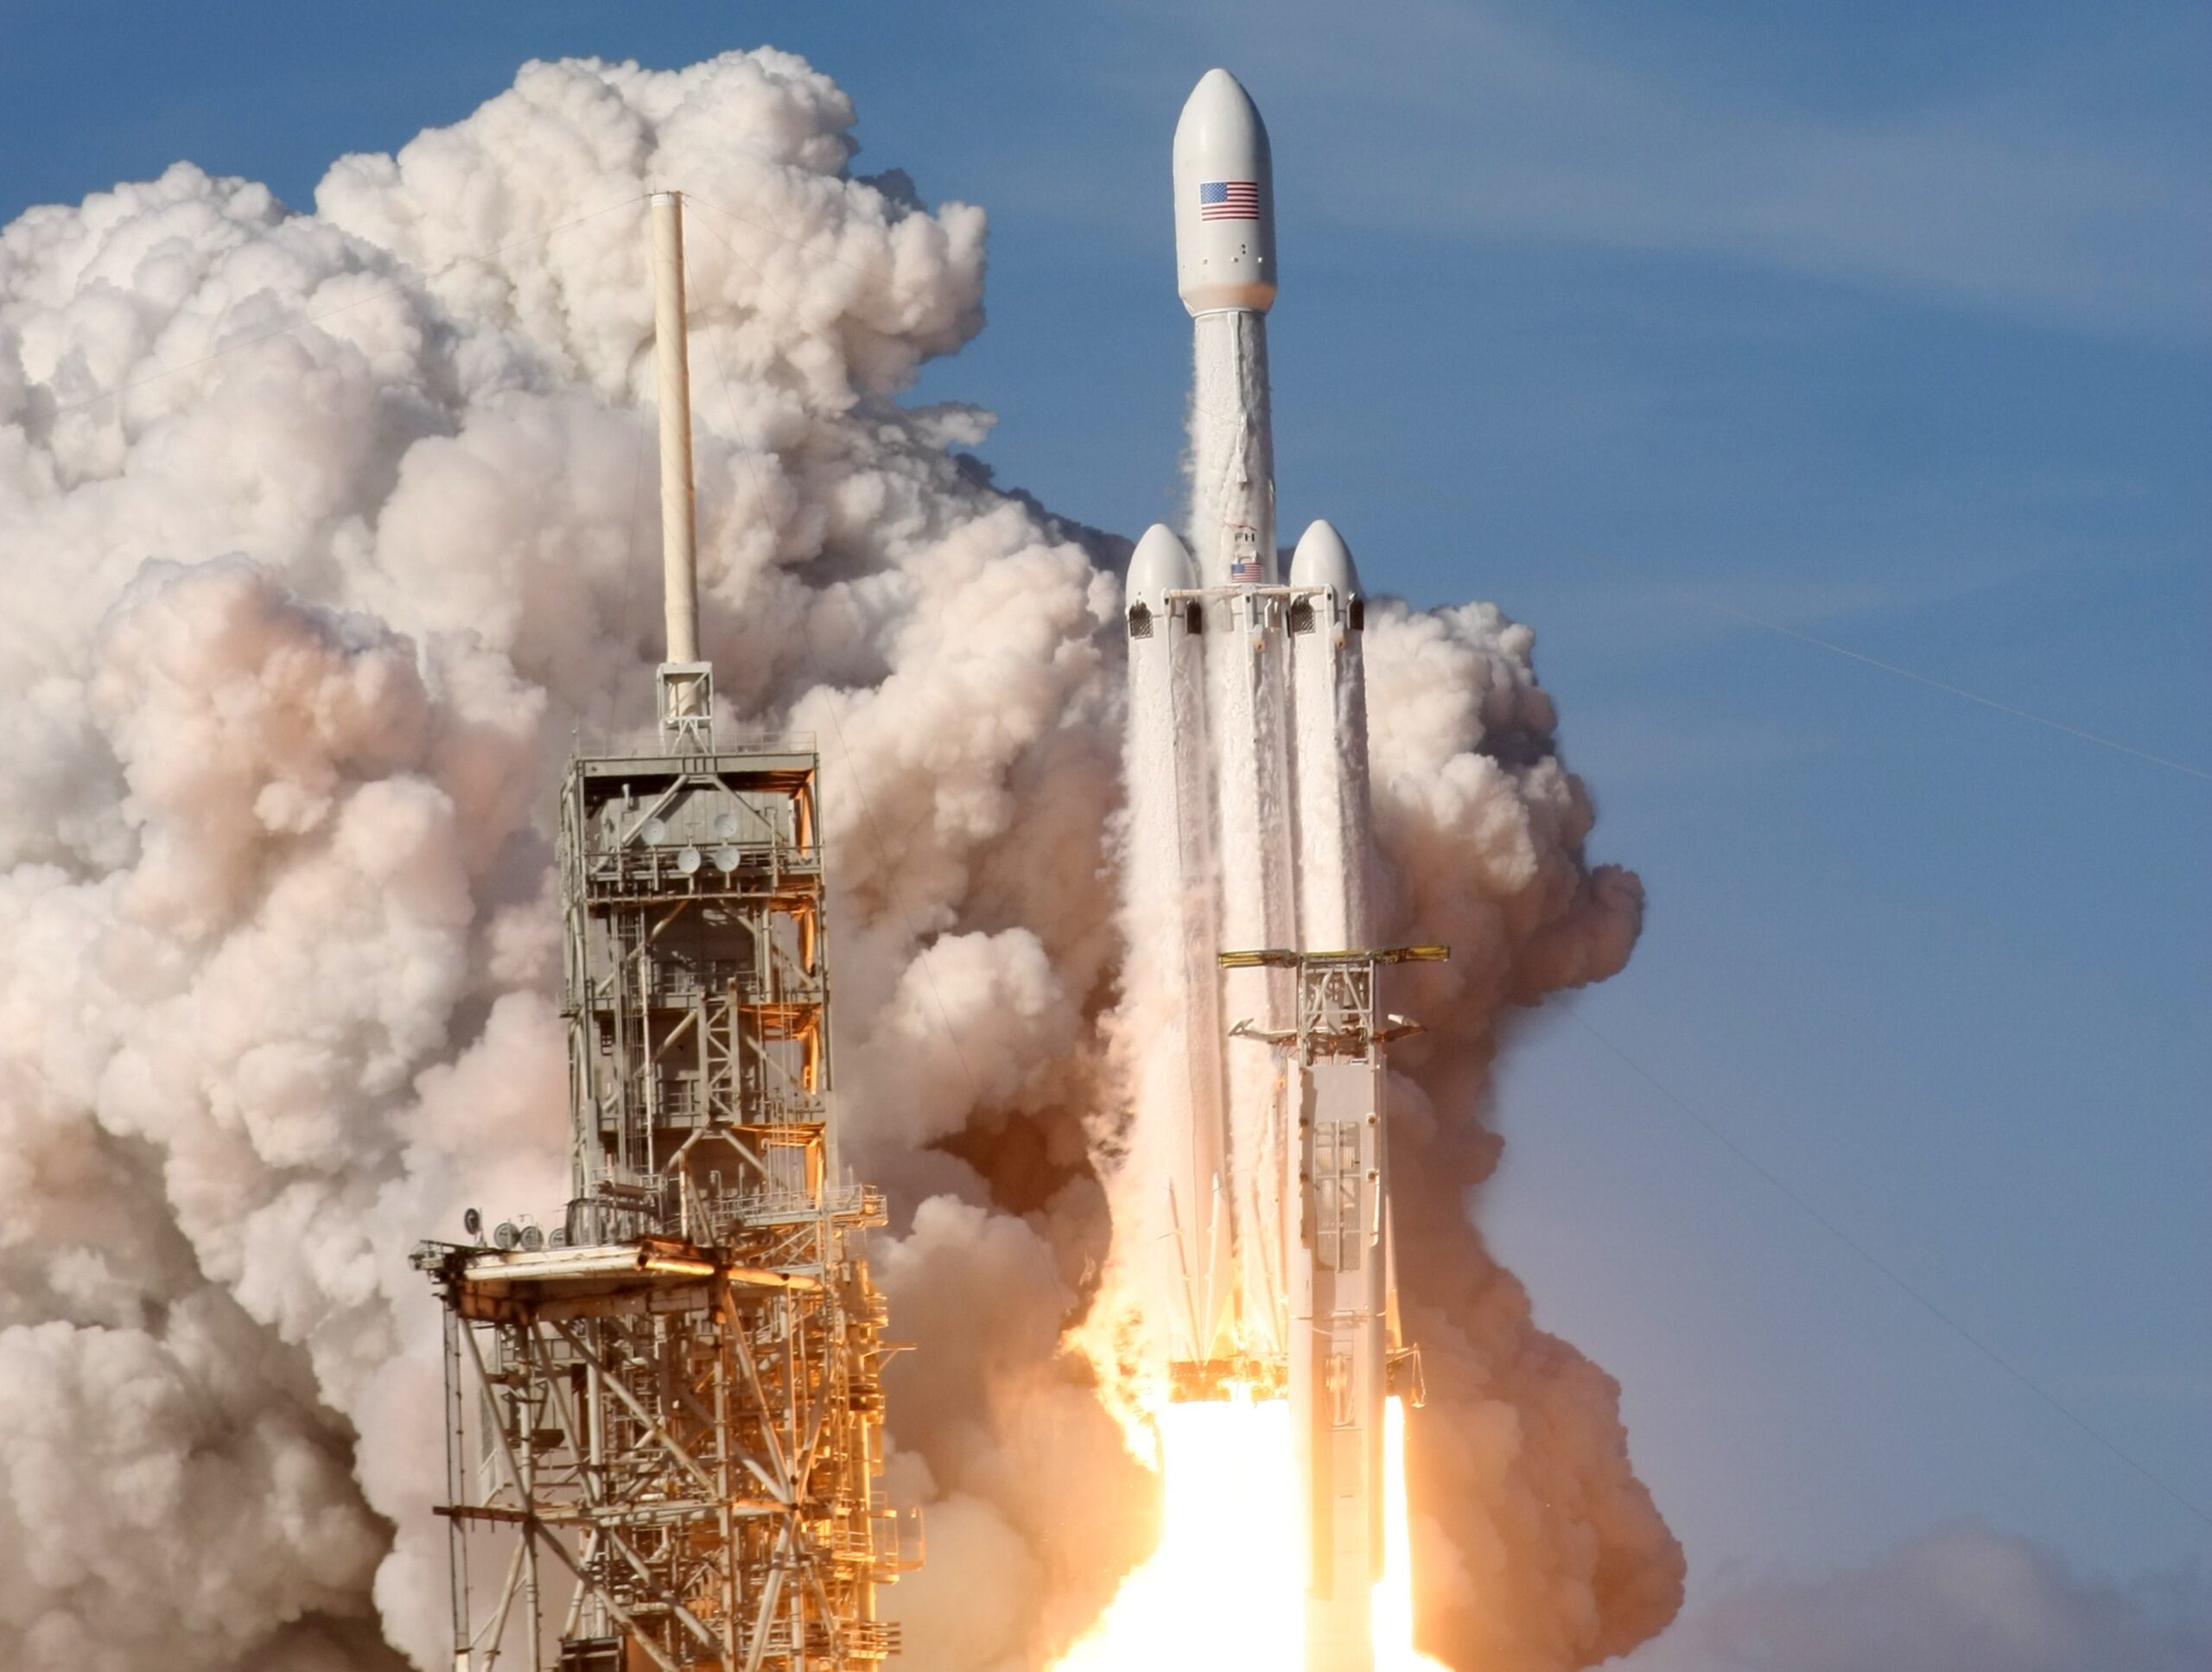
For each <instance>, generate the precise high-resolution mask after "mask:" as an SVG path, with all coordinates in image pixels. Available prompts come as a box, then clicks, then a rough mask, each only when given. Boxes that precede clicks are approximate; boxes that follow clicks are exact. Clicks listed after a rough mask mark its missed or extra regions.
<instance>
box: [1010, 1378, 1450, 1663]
mask: <svg viewBox="0 0 2212 1672" xmlns="http://www.w3.org/2000/svg"><path fill="white" fill-rule="evenodd" d="M1154 1425H1155V1427H1156V1429H1157V1434H1158V1451H1157V1461H1156V1464H1155V1466H1156V1467H1157V1468H1158V1470H1159V1472H1160V1487H1161V1497H1160V1544H1159V1547H1158V1548H1156V1549H1154V1552H1153V1553H1152V1555H1151V1556H1150V1558H1149V1559H1147V1561H1145V1563H1144V1564H1143V1565H1142V1566H1141V1567H1139V1568H1137V1569H1136V1571H1135V1572H1134V1573H1131V1574H1130V1575H1129V1576H1128V1578H1127V1579H1126V1580H1123V1581H1122V1588H1121V1590H1120V1591H1119V1592H1118V1593H1116V1596H1115V1598H1114V1600H1113V1602H1112V1603H1111V1604H1110V1605H1108V1607H1107V1610H1106V1612H1105V1613H1104V1614H1103V1615H1101V1616H1100V1617H1099V1619H1098V1622H1097V1624H1095V1625H1093V1626H1092V1627H1091V1629H1090V1631H1089V1632H1087V1633H1086V1634H1085V1635H1084V1637H1082V1639H1081V1640H1080V1641H1078V1642H1077V1643H1076V1645H1075V1647H1074V1648H1072V1649H1071V1650H1069V1651H1068V1652H1067V1654H1066V1656H1065V1657H1064V1658H1063V1659H1062V1660H1061V1661H1060V1662H1059V1663H1058V1667H1057V1668H1055V1669H1054V1672H1172V1669H1175V1668H1179V1667H1186V1666H1222V1667H1230V1666H1233V1667H1239V1668H1248V1667H1249V1668H1251V1669H1254V1672H1295V1669H1297V1668H1299V1667H1300V1666H1301V1665H1302V1664H1303V1663H1304V1661H1305V1656H1306V1648H1305V1626H1306V1599H1305V1595H1304V1591H1303V1587H1302V1586H1301V1584H1300V1579H1299V1567H1300V1550H1299V1536H1298V1521H1297V1504H1296V1498H1297V1492H1296V1489H1295V1485H1294V1480H1293V1476H1292V1471H1291V1467H1290V1457H1291V1445H1290V1407H1289V1406H1288V1405H1287V1403H1286V1402H1283V1401H1281V1400H1279V1399H1277V1400H1266V1401H1255V1400H1253V1399H1251V1398H1250V1397H1249V1395H1241V1396H1237V1397H1232V1398H1230V1399H1227V1400H1205V1401H1193V1402H1190V1403H1187V1404H1170V1405H1166V1406H1164V1407H1162V1408H1160V1410H1159V1411H1157V1412H1156V1413H1154ZM1383 1448H1384V1452H1383V1462H1384V1469H1383V1480H1384V1488H1385V1491H1384V1502H1383V1517H1384V1519H1383V1568H1384V1571H1383V1579H1382V1580H1381V1581H1380V1582H1379V1583H1378V1584H1377V1585H1376V1587H1375V1601H1374V1609H1375V1615H1374V1618H1375V1665H1376V1672H1445V1669H1444V1667H1443V1663H1442V1662H1440V1661H1435V1660H1432V1659H1430V1658H1429V1657H1428V1656H1426V1655H1423V1654H1421V1652H1420V1651H1419V1650H1415V1649H1414V1642H1413V1637H1414V1631H1413V1622H1414V1598H1413V1576H1412V1570H1413V1558H1412V1539H1411V1535H1410V1534H1409V1532H1408V1516H1407V1511H1406V1485H1405V1482H1406V1424H1405V1414H1404V1412H1403V1411H1402V1409H1401V1408H1400V1406H1399V1403H1398V1402H1397V1401H1396V1400H1395V1399H1394V1400H1392V1401H1390V1402H1389V1409H1388V1416H1387V1421H1386V1422H1385V1425H1384V1427H1383Z"/></svg>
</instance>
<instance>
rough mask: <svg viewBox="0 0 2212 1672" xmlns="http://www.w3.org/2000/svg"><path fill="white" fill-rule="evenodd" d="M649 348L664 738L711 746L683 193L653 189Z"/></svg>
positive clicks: (711, 689)
mask: <svg viewBox="0 0 2212 1672" xmlns="http://www.w3.org/2000/svg"><path fill="white" fill-rule="evenodd" d="M652 223H653V347H654V352H655V356H656V358H657V359H658V362H659V366H660V555H661V586H662V589H663V592H664V607H665V610H666V613H667V619H668V653H667V659H666V660H665V661H664V662H663V663H662V664H660V671H659V674H658V678H657V681H656V683H657V685H658V693H659V709H660V730H661V738H662V741H664V742H665V743H667V744H669V745H670V746H671V747H676V748H683V749H698V750H706V749H709V748H710V747H712V745H713V724H714V707H715V673H714V668H713V666H712V665H711V664H709V663H706V662H703V661H702V660H701V659H700V658H699V553H698V545H697V528H696V520H695V516H694V510H693V504H692V486H691V357H690V340H689V338H688V337H687V335H686V334H685V325H684V303H683V194H682V193H680V192H655V193H654V194H652Z"/></svg>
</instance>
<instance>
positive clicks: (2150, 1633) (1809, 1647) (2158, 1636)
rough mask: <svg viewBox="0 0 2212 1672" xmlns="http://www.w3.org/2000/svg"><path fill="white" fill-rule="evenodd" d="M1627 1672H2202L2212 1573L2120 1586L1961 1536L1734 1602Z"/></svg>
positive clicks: (1694, 1618)
mask: <svg viewBox="0 0 2212 1672" xmlns="http://www.w3.org/2000/svg"><path fill="white" fill-rule="evenodd" d="M1620 1664H1621V1667H1622V1672H1752V1669H1757V1672H1870V1669H1874V1668H1879V1669H1881V1672H1958V1669H1960V1668H1962V1667H1971V1668H1973V1669H1974V1672H2082V1669H2084V1668H2089V1667H2094V1668H2095V1669H2097V1672H2201V1669H2202V1668H2203V1667H2206V1666H2208V1665H2212V1572H2199V1573H2195V1574H2190V1573H2177V1574H2171V1575H2166V1576H2162V1577H2160V1578H2158V1579H2155V1580H2143V1581H2139V1582H2136V1583H2133V1584H2128V1585H2118V1584H2113V1583H2110V1582H2108V1581H2106V1580H2099V1579H2093V1578H2090V1577H2088V1576H2086V1575H2084V1574H2081V1573H2075V1572H2074V1571H2073V1570H2072V1569H2070V1568H2069V1567H2067V1565H2066V1564H2065V1563H2064V1562H2063V1561H2061V1560H2060V1559H2059V1558H2058V1557H2057V1556H2056V1554H2053V1553H2052V1552H2050V1551H2049V1550H2046V1549H2044V1548H2042V1547H2041V1546H2039V1545H2036V1544H2032V1543H2030V1542H2027V1541H2026V1540H2024V1539H2018V1538H2012V1537H2007V1536H2005V1535H2000V1534H1996V1533H1992V1532H1986V1531H1984V1530H1982V1529H1977V1528H1971V1527H1961V1528H1954V1529H1948V1530H1946V1531H1943V1532H1939V1533H1935V1534H1931V1535H1929V1536H1927V1537H1924V1538H1920V1539H1916V1540H1914V1541H1913V1542H1911V1543H1910V1544H1906V1545H1904V1546H1903V1547H1901V1548H1898V1549H1897V1550H1894V1551H1892V1552H1891V1553H1890V1554H1887V1555H1885V1556H1883V1557H1881V1558H1880V1559H1878V1560H1877V1561H1873V1562H1872V1563H1870V1564H1868V1565H1867V1566H1866V1567H1859V1568H1853V1569H1851V1570H1849V1571H1847V1572H1844V1573H1834V1574H1830V1575H1828V1576H1827V1577H1825V1578H1821V1579H1813V1580H1786V1579H1767V1580H1756V1581H1753V1582H1751V1583H1747V1584H1743V1585H1739V1586H1733V1587H1731V1588H1729V1589H1727V1590H1726V1591H1725V1592H1724V1593H1722V1594H1721V1595H1720V1596H1719V1598H1718V1599H1716V1600H1714V1601H1713V1602H1710V1603H1707V1604H1706V1605H1704V1606H1703V1607H1701V1608H1698V1609H1695V1610H1694V1611H1693V1612H1691V1613H1690V1614H1688V1616H1686V1617H1685V1618H1683V1620H1682V1621H1681V1623H1680V1624H1677V1625H1676V1626H1675V1628H1674V1629H1673V1630H1672V1631H1669V1632H1668V1633H1667V1634H1666V1635H1665V1636H1664V1637H1662V1638H1660V1639H1659V1640H1658V1641H1657V1642H1656V1643H1653V1644H1651V1645H1650V1646H1649V1647H1648V1648H1646V1649H1644V1650H1641V1651H1640V1652H1638V1653H1637V1654H1635V1655H1632V1656H1630V1657H1629V1658H1628V1659H1627V1660H1625V1661H1624V1662H1621V1663H1620Z"/></svg>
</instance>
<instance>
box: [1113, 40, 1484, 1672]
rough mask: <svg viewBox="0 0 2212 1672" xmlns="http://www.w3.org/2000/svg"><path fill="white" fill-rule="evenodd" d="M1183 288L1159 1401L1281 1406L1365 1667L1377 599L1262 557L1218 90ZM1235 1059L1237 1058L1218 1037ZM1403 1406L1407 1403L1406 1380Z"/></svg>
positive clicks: (1312, 1639) (1260, 209)
mask: <svg viewBox="0 0 2212 1672" xmlns="http://www.w3.org/2000/svg"><path fill="white" fill-rule="evenodd" d="M1173 163H1174V166H1173V179H1174V203H1175V256H1176V278H1177V288H1178V289H1179V292H1180V294H1181V296H1182V299H1183V302H1184V305H1185V308H1188V309H1189V311H1190V314H1191V315H1192V329H1193V334H1194V339H1195V341H1194V356H1193V382H1192V407H1191V459H1192V493H1191V524H1190V536H1191V544H1190V545H1189V546H1188V547H1185V544H1183V542H1182V541H1180V540H1179V539H1178V538H1177V537H1176V536H1175V535H1174V534H1173V531H1170V530H1168V529H1166V527H1163V526H1158V525H1155V526H1154V527H1153V528H1151V529H1150V530H1148V531H1147V532H1146V534H1145V536H1144V537H1143V539H1142V540H1141V541H1140V542H1139V544H1138V545H1137V548H1136V550H1135V554H1134V556H1132V558H1131V561H1130V566H1129V575H1128V614H1127V623H1128V638H1129V679H1130V732H1129V797H1130V830H1131V837H1130V844H1131V852H1130V865H1131V869H1132V875H1133V877H1134V878H1135V887H1136V890H1137V892H1138V893H1141V894H1142V895H1143V896H1145V898H1144V899H1143V900H1142V901H1141V919H1140V920H1141V922H1142V924H1143V925H1144V933H1143V935H1142V944H1135V945H1133V946H1132V948H1131V951H1130V956H1131V957H1132V959H1133V960H1138V961H1143V962H1144V963H1146V964H1147V969H1146V970H1145V971H1144V977H1145V979H1144V982H1143V984H1144V986H1145V987H1146V989H1147V990H1148V991H1151V992H1153V993H1155V994H1158V995H1161V996H1162V999H1163V1002H1161V1003H1160V1005H1159V1006H1157V1007H1156V1013H1155V1015H1154V1025H1155V1027H1156V1030H1157V1031H1156V1034H1155V1036H1154V1039H1152V1041H1151V1046H1152V1048H1151V1049H1149V1050H1148V1051H1147V1052H1146V1053H1145V1062H1144V1065H1143V1067H1142V1070H1141V1076H1140V1080H1139V1084H1138V1085H1137V1088H1136V1101H1137V1115H1136V1118H1137V1122H1138V1124H1139V1126H1140V1128H1142V1129H1144V1130H1147V1131H1148V1132H1150V1133H1152V1134H1153V1135H1154V1136H1155V1137H1156V1138H1158V1139H1160V1140H1161V1142H1160V1145H1159V1148H1160V1151H1161V1152H1162V1153H1163V1154H1165V1155H1166V1157H1167V1158H1168V1160H1167V1165H1166V1176H1165V1177H1164V1178H1162V1179H1160V1180H1159V1186H1160V1192H1159V1193H1160V1202H1159V1205H1158V1211H1159V1212H1160V1219H1161V1227H1160V1232H1159V1234H1158V1235H1156V1236H1155V1237H1152V1238H1151V1239H1150V1241H1151V1243H1152V1245H1153V1246H1154V1248H1155V1249H1158V1250H1159V1253H1158V1261H1159V1263H1158V1265H1157V1266H1156V1268H1155V1270H1154V1282H1153V1287H1152V1292H1153V1293H1154V1294H1156V1295H1159V1296H1161V1297H1163V1298H1165V1297H1173V1300H1172V1301H1165V1300H1164V1304H1163V1308H1162V1314H1161V1316H1160V1318H1159V1319H1156V1320H1155V1328H1154V1339H1155V1347H1156V1350H1157V1351H1159V1352H1160V1354H1161V1355H1162V1357H1164V1358H1165V1359H1166V1364H1167V1373H1168V1381H1169V1386H1170V1389H1171V1396H1173V1397H1176V1398H1185V1399H1188V1398H1209V1397H1216V1396H1221V1395H1224V1393H1225V1392H1227V1391H1228V1390H1230V1389H1243V1390H1249V1392H1250V1393H1252V1394H1254V1395H1256V1396H1260V1397H1287V1399H1288V1401H1289V1402H1290V1405H1291V1411H1292V1427H1293V1431H1294V1455H1293V1456H1292V1457H1290V1458H1287V1459H1285V1466H1286V1467H1287V1468H1289V1469H1291V1470H1293V1471H1294V1472H1295V1475H1296V1478H1297V1481H1298V1485H1299V1489H1300V1490H1299V1496H1298V1502H1299V1504H1300V1506H1301V1508H1300V1519H1301V1523H1302V1524H1303V1529H1304V1535H1305V1536H1304V1541H1303V1549H1304V1554H1305V1558H1306V1561H1305V1580H1306V1585H1305V1590H1306V1626H1305V1635H1306V1668H1305V1672H1370V1669H1371V1668H1372V1666H1373V1664H1374V1661H1373V1649H1372V1633H1371V1625H1370V1602H1371V1594H1372V1588H1373V1586H1374V1585H1375V1583H1376V1580H1379V1579H1380V1578H1381V1576H1382V1571H1383V1421H1384V1404H1385V1401H1386V1399H1387V1398H1388V1396H1389V1394H1390V1393H1391V1392H1393V1391H1394V1390H1402V1391H1403V1392H1405V1393H1407V1394H1408V1395H1416V1396H1417V1383H1418V1366H1417V1362H1416V1361H1415V1360H1414V1357H1413V1356H1412V1354H1411V1352H1410V1351H1408V1350H1407V1349H1406V1348H1405V1347H1404V1346H1403V1345H1402V1342H1401V1341H1400V1339H1399V1332H1398V1326H1397V1319H1396V1315H1395V1294H1394V1290H1393V1285H1392V1281H1391V1271H1392V1264H1391V1261H1392V1254H1391V1249H1390V1237H1389V1198H1388V1191H1387V1179H1386V1157H1385V1144H1384V1135H1385V1132H1384V1125H1383V1090H1384V1070H1383V1057H1382V1050H1383V1046H1384V1045H1385V1044H1386V1043H1387V1042H1388V1041H1389V1039H1390V1038H1392V1037H1394V1036H1395V1033H1398V1032H1401V1031H1403V1030H1404V1027H1405V1025H1404V1024H1402V1023H1399V1022H1398V1021H1397V1020H1396V1019H1395V1018H1387V1017H1384V1016H1383V1014H1381V1012H1379V1011H1378V1010H1377V1008H1376V979H1375V978H1376V967H1377V965H1378V963H1386V962H1394V961H1398V960H1401V959H1403V958H1405V957H1440V956H1441V951H1440V949H1435V948H1400V949H1395V950H1391V951H1375V950H1365V949H1367V948H1368V946H1369V942H1370V935H1371V927H1370V921H1369V911H1368V887H1367V870H1368V851H1369V816H1368V782H1367V712H1366V697H1365V686H1364V677H1363V671H1362V663H1361V635H1362V629H1363V626H1364V620H1363V613H1364V602H1363V598H1362V595H1361V593H1360V589H1359V580H1358V575H1357V571H1356V569H1354V566H1353V563H1352V558H1351V551H1350V550H1349V549H1348V548H1347V547H1346V546H1345V544H1344V540H1343V539H1342V537H1339V536H1338V533H1337V531H1336V530H1335V529H1334V528H1332V526H1330V524H1327V523H1325V522H1317V523H1315V524H1313V526H1312V527H1310V528H1309V529H1307V530H1306V533H1305V534H1304V536H1303V537H1300V540H1299V543H1298V545H1297V548H1296V550H1295V551H1294V554H1293V556H1292V561H1291V569H1290V575H1289V579H1288V581H1287V582H1285V581H1284V580H1283V579H1282V578H1281V572H1280V564H1279V562H1278V558H1277V555H1276V547H1275V511H1274V450H1273V442H1272V439H1271V436H1270V434H1269V414H1268V404H1269V403H1268V348H1267V317H1266V316H1267V312H1268V308H1269V307H1270V306H1271V305H1272V304H1273V302H1274V298H1275V292H1276V285H1277V275H1276V257H1275V238H1274V178H1273V168H1272V162H1271V159H1270V156H1269V151H1268V136H1267V130H1266V128H1265V126H1264V125H1263V124H1262V122H1261V120H1260V114H1259V111H1257V110H1256V109H1255V107H1254V105H1253V104H1252V101H1251V99H1250V98H1249V96H1248V95H1247V94H1246V93H1245V92H1244V89H1243V87H1242V86H1239V85H1238V83H1237V81H1236V78H1235V77H1233V76H1231V75H1230V73H1228V72H1227V71H1225V70H1220V69H1216V70H1211V71H1209V72H1208V73H1206V75H1205V78H1204V79H1201V80H1200V81H1199V83H1198V86H1197V87H1196V88H1195V89H1194V90H1193V91H1192V94H1191V97H1190V99H1189V100H1188V102H1187V103H1186V104H1185V105H1184V108H1183V114H1182V118H1181V120H1180V121H1179V123H1178V124H1177V127H1176V130H1175V142H1174V158H1173ZM1232 1041H1234V1043H1232ZM1397 1383H1403V1384H1404V1385H1403V1388H1402V1389H1398V1388H1397V1387H1396V1386H1395V1384H1397Z"/></svg>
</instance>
